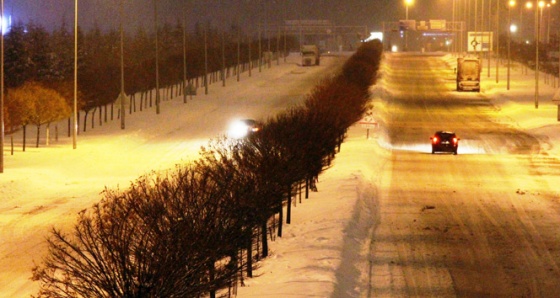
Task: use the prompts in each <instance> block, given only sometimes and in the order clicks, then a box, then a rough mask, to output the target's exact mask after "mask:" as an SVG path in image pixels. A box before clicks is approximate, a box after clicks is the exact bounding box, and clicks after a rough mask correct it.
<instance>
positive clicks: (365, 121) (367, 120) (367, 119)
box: [358, 115, 379, 128]
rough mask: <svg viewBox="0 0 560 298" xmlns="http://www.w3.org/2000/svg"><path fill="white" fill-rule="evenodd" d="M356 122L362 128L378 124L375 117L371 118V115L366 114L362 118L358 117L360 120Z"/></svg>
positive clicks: (374, 126) (373, 126) (375, 126)
mask: <svg viewBox="0 0 560 298" xmlns="http://www.w3.org/2000/svg"><path fill="white" fill-rule="evenodd" d="M358 124H360V126H361V127H363V128H377V127H378V126H379V125H378V123H377V121H375V119H373V117H372V116H371V115H367V116H365V117H364V118H362V119H360V121H358Z"/></svg>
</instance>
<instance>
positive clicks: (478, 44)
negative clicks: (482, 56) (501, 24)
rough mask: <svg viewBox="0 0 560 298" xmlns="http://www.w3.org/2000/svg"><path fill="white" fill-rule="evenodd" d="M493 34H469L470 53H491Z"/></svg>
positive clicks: (468, 45) (468, 46) (472, 32)
mask: <svg viewBox="0 0 560 298" xmlns="http://www.w3.org/2000/svg"><path fill="white" fill-rule="evenodd" d="M492 37H493V32H479V31H477V32H474V31H469V32H467V42H468V43H467V49H468V52H491V51H492Z"/></svg>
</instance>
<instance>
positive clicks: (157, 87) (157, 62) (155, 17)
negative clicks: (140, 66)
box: [154, 0, 160, 114]
mask: <svg viewBox="0 0 560 298" xmlns="http://www.w3.org/2000/svg"><path fill="white" fill-rule="evenodd" d="M154 27H155V30H156V114H159V112H160V106H159V105H160V98H159V38H158V10H157V0H154Z"/></svg>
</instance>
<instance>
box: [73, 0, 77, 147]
mask: <svg viewBox="0 0 560 298" xmlns="http://www.w3.org/2000/svg"><path fill="white" fill-rule="evenodd" d="M74 9H75V10H74V120H73V122H74V125H73V126H74V127H73V128H72V147H73V148H74V149H76V148H77V147H78V145H77V143H78V142H77V135H78V0H74Z"/></svg>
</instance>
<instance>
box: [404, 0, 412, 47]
mask: <svg viewBox="0 0 560 298" xmlns="http://www.w3.org/2000/svg"><path fill="white" fill-rule="evenodd" d="M413 3H414V0H404V5H405V6H406V12H405V20H406V26H407V27H406V29H405V30H406V31H405V32H404V50H405V51H407V50H408V7H409V6H410V5H412V4H413Z"/></svg>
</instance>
